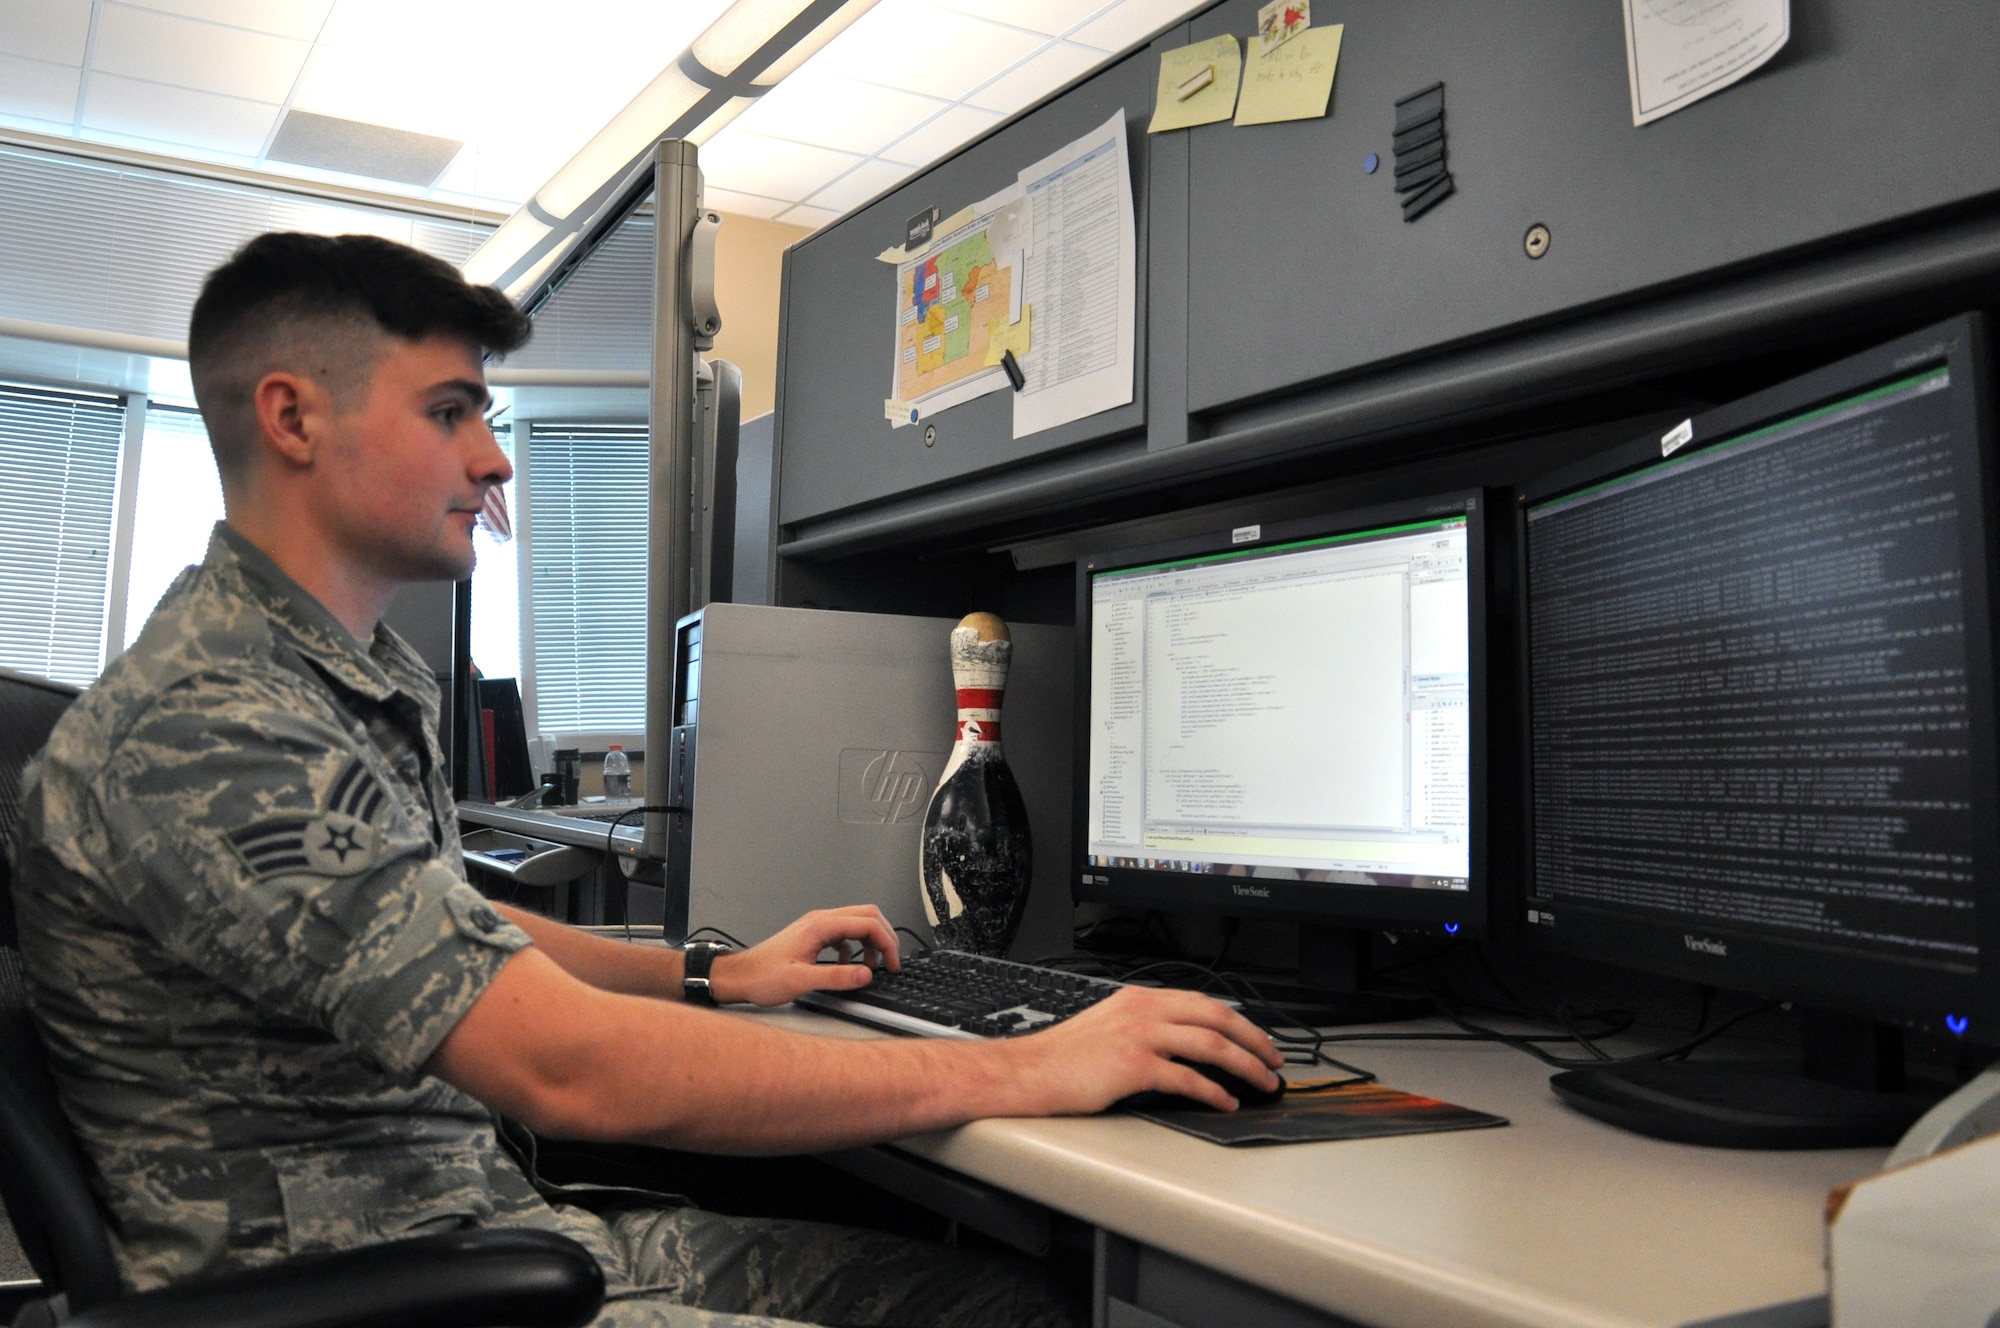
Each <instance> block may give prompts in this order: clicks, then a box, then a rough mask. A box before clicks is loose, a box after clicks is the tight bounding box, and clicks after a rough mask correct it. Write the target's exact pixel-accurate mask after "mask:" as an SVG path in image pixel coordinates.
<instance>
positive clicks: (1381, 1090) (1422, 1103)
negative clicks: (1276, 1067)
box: [1131, 1084, 1507, 1148]
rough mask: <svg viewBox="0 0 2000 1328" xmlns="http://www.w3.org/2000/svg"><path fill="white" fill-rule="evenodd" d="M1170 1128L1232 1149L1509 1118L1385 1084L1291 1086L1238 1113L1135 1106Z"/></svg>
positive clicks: (1466, 1126)
mask: <svg viewBox="0 0 2000 1328" xmlns="http://www.w3.org/2000/svg"><path fill="white" fill-rule="evenodd" d="M1131 1114H1132V1115H1134V1116H1138V1117H1140V1118H1141V1119H1143V1120H1149V1121H1153V1122H1155V1123H1157V1124H1160V1125H1164V1126H1166V1127H1167V1128H1168V1129H1172V1130H1179V1131H1180V1132H1181V1133H1183V1134H1191V1135H1193V1136H1194V1137H1195V1138H1197V1139H1206V1140H1208V1141H1209V1142H1210V1143H1215V1144H1224V1145H1227V1146H1229V1147H1232V1148H1236V1147H1244V1146H1247V1145H1252V1144H1309V1143H1323V1142H1325V1141H1327V1140H1329V1139H1379V1138H1382V1137H1384V1136H1386V1135H1392V1134H1434V1133H1437V1132H1439V1131H1442V1130H1483V1129H1487V1128H1489V1127H1491V1126H1494V1125H1505V1124H1507V1118H1506V1117H1505V1116H1494V1115H1489V1114H1488V1113H1486V1112H1484V1111H1473V1110H1472V1109H1471V1108H1469V1107H1460V1106H1454V1105H1453V1104H1451V1103H1449V1102H1440V1101H1438V1100H1437V1099H1436V1098H1434V1097H1418V1096H1417V1095H1416V1094H1415V1093H1404V1092H1400V1091H1399V1090H1397V1089H1394V1088H1387V1087H1384V1086H1383V1085H1381V1084H1349V1085H1347V1086H1346V1087H1343V1088H1327V1089H1317V1090H1303V1091H1302V1090H1296V1089H1295V1090H1293V1091H1292V1092H1290V1093H1287V1094H1286V1095H1285V1097H1284V1100H1283V1101H1281V1102H1276V1103H1273V1104H1272V1105H1271V1106H1268V1107H1244V1108H1242V1109H1240V1110H1237V1111H1234V1112H1221V1111H1210V1110H1208V1109H1207V1108H1206V1107H1185V1108H1182V1107H1177V1108H1174V1109H1172V1110H1167V1111H1158V1110H1151V1109H1147V1110H1135V1111H1133V1112H1132V1113H1131Z"/></svg>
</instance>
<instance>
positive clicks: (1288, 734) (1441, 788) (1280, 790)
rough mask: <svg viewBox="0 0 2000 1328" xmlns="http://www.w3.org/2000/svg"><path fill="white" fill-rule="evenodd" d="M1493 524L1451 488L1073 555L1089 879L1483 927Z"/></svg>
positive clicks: (1173, 893)
mask: <svg viewBox="0 0 2000 1328" xmlns="http://www.w3.org/2000/svg"><path fill="white" fill-rule="evenodd" d="M1484 531H1485V511H1484V503H1483V501H1482V498H1481V495H1479V494H1478V493H1458V494H1453V495H1448V496H1444V497H1439V498H1433V499H1426V500H1421V501H1416V502H1408V503H1401V504H1397V505H1394V506H1390V507H1382V508H1375V509H1370V510H1367V511H1361V512H1351V513H1346V514H1342V515H1337V516H1327V517H1324V518H1320V519H1317V520H1312V521H1303V522H1290V523H1286V524H1285V525H1282V526H1248V527H1243V528H1239V529H1237V530H1234V531H1219V532H1217V533H1216V534H1214V535H1213V536H1210V537H1203V538H1197V539H1192V540H1186V541H1181V542H1178V543H1173V544H1162V545H1151V546H1146V547H1142V548H1133V549H1125V550H1120V551H1115V552H1111V553H1106V554H1100V555H1095V556H1092V557H1089V558H1085V559H1083V560H1082V561H1080V562H1079V563H1078V577H1077V594H1078V604H1077V627H1078V645H1079V650H1078V656H1079V673H1078V679H1077V696H1078V733H1077V744H1076V762H1077V779H1076V789H1077V825H1078V828H1079V830H1080V831H1082V834H1081V835H1080V836H1079V840H1078V843H1079V848H1080V849H1081V852H1079V853H1078V854H1077V855H1076V856H1077V857H1078V859H1079V862H1078V865H1077V868H1076V876H1075V877H1074V878H1073V893H1074V894H1075V896H1076V897H1077V898H1079V899H1086V900H1101V901H1106V902H1115V903H1123V904H1131V905H1138V906H1143V907H1151V908H1186V909H1193V910H1198V911H1206V912H1212V913H1224V914H1265V915H1272V916H1278V917H1284V918H1288V919H1292V920H1295V921H1300V922H1307V923H1325V924H1332V925H1339V926H1357V927H1371V926H1372V927H1402V928H1407V929H1418V930H1426V931H1437V932H1450V933H1453V934H1460V935H1474V934H1478V933H1479V932H1481V931H1483V927H1484V920H1485V911H1486V886H1485V881H1484V876H1485V872H1484V861H1483V859H1484V852H1485V845H1484V817H1483V792H1484V789H1483V785H1484V777H1483V769H1484V759H1485V751H1484V748H1485V740H1484V732H1483V730H1484V725H1485V718H1484V712H1485V699H1486V697H1485V692H1486V689H1485V681H1484V679H1485V667H1484V666H1485V632H1484V615H1485V602H1486V597H1485V587H1484V579H1485V552H1484V549H1485V535H1484Z"/></svg>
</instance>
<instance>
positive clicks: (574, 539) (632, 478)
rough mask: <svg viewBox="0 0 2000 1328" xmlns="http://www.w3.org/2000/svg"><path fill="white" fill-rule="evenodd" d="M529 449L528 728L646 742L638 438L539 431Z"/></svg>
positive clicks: (628, 431)
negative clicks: (635, 736) (636, 737)
mask: <svg viewBox="0 0 2000 1328" xmlns="http://www.w3.org/2000/svg"><path fill="white" fill-rule="evenodd" d="M528 442H529V446H528V449H527V453H528V454H527V458H526V461H527V464H526V466H525V467H524V468H523V469H524V471H525V477H526V480H527V486H526V487H527V497H526V502H525V506H526V508H527V520H526V521H524V522H521V524H522V525H523V526H524V527H525V529H526V531H527V545H528V550H527V551H528V556H529V564H530V570H529V594H528V610H529V612H528V617H529V618H530V620H531V621H530V624H529V626H528V628H527V631H526V635H527V638H528V649H529V660H528V669H529V675H530V677H531V678H532V680H533V686H532V691H533V698H534V699H533V701H532V702H531V703H530V704H531V705H532V706H533V715H532V718H531V720H530V722H531V724H532V725H533V727H534V730H535V731H537V732H541V733H604V732H636V731H640V730H643V729H644V728H645V724H646V484H647V447H646V426H645V425H643V424H575V425H559V424H545V423H539V422H538V423H535V424H533V425H532V426H531V429H530V432H529V435H528ZM517 520H518V518H517Z"/></svg>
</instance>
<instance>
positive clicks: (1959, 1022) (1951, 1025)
mask: <svg viewBox="0 0 2000 1328" xmlns="http://www.w3.org/2000/svg"><path fill="white" fill-rule="evenodd" d="M1971 1022H1972V1021H1971V1020H1969V1019H1967V1018H1966V1017H1965V1016H1964V1015H1962V1014H1948V1015H1946V1016H1945V1017H1944V1026H1945V1027H1946V1028H1948V1029H1950V1030H1951V1031H1952V1032H1953V1033H1955V1034H1958V1035H1960V1036H1963V1035H1964V1033H1965V1030H1966V1028H1967V1026H1968V1025H1970V1024H1971Z"/></svg>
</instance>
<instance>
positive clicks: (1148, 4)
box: [1069, 0, 1207, 51]
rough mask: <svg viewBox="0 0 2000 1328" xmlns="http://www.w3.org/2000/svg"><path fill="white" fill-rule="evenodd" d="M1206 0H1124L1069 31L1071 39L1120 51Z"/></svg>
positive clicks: (1180, 17)
mask: <svg viewBox="0 0 2000 1328" xmlns="http://www.w3.org/2000/svg"><path fill="white" fill-rule="evenodd" d="M1205 3H1207V0H1193V2H1192V3H1190V0H1124V2H1123V3H1122V4H1120V5H1119V6H1118V7H1117V8H1116V9H1113V10H1112V11H1110V12H1109V13H1107V14H1104V15H1102V16H1101V17H1098V18H1096V19H1093V20H1091V21H1090V22H1089V23H1086V24H1084V25H1083V26H1082V27H1080V28H1078V29H1077V30H1076V31H1075V32H1072V33H1070V34H1069V39H1070V40H1071V41H1073V42H1081V43H1083V44H1084V45H1085V46H1095V47H1096V48H1097V49H1098V50H1100V51H1122V50H1124V49H1125V48H1126V47H1128V46H1131V45H1134V44H1135V43H1137V42H1139V41H1142V40H1144V39H1145V38H1147V37H1150V36H1152V35H1153V34H1154V33H1156V32H1158V31H1159V30H1160V29H1161V28H1164V27H1166V26H1167V24H1169V23H1172V22H1174V21H1175V20H1176V19H1183V18H1186V17H1187V16H1188V15H1189V14H1192V13H1193V12H1194V11H1195V10H1197V9H1200V8H1201V7H1202V6H1203V5H1204V4H1205Z"/></svg>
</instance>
